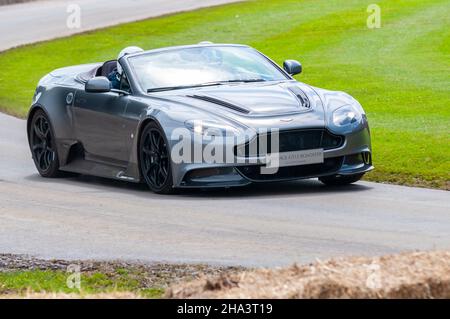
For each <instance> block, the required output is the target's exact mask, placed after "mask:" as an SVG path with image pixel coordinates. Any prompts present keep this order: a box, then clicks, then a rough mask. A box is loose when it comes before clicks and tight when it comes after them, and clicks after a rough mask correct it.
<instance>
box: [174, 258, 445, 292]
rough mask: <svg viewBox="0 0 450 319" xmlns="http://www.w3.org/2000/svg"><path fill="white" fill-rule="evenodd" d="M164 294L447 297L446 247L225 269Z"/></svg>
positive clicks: (178, 286)
mask: <svg viewBox="0 0 450 319" xmlns="http://www.w3.org/2000/svg"><path fill="white" fill-rule="evenodd" d="M166 297H168V298H450V251H434V252H414V253H403V254H398V255H389V256H382V257H374V258H367V257H351V258H340V259H332V260H329V261H326V262H322V261H319V260H318V261H317V262H315V263H313V264H309V265H303V266H299V265H293V266H291V267H288V268H279V269H273V270H270V269H259V270H254V271H244V272H241V273H236V274H225V275H221V276H215V277H203V278H201V279H198V280H195V281H192V282H188V283H184V284H179V285H175V286H172V287H171V288H170V289H168V290H167V292H166Z"/></svg>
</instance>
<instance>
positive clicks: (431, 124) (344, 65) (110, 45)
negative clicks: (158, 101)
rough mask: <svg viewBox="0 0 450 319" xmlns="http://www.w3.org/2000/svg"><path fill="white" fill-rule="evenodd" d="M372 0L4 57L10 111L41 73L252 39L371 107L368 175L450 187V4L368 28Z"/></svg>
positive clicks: (118, 32)
mask: <svg viewBox="0 0 450 319" xmlns="http://www.w3.org/2000/svg"><path fill="white" fill-rule="evenodd" d="M371 3H373V1H372V0H368V1H364V0H346V1H342V0H323V1H317V0H309V1H308V0H305V1H300V0H293V1H288V0H285V1H280V0H267V1H265V0H261V1H249V2H244V3H237V4H231V5H226V6H221V7H216V8H209V9H202V10H198V11H194V12H188V13H181V14H176V15H172V16H165V17H161V18H156V19H150V20H146V21H141V22H135V23H130V24H125V25H121V26H117V27H112V28H107V29H103V30H99V31H95V32H88V33H85V34H82V35H77V36H73V37H70V38H64V39H59V40H55V41H51V42H45V43H40V44H36V45H29V46H25V47H21V48H18V49H14V50H10V51H7V52H5V53H1V54H0V65H1V67H2V72H0V108H1V109H2V110H3V111H6V112H8V113H11V114H15V115H17V116H21V117H25V116H26V113H27V109H28V107H29V104H30V100H31V97H32V95H33V91H34V88H35V85H36V83H37V81H38V80H39V78H40V77H41V76H43V75H44V74H46V73H47V72H49V71H51V70H52V69H55V68H57V67H62V66H67V65H73V64H79V63H88V62H94V61H104V60H107V59H112V58H115V57H116V56H117V54H118V52H119V51H120V49H122V48H123V47H125V46H127V45H138V46H141V47H143V48H145V49H152V48H157V47H162V46H168V45H179V44H192V43H197V42H199V41H203V40H209V41H213V42H225V43H245V44H249V45H251V46H254V47H255V48H257V49H259V50H261V51H262V52H263V53H265V54H267V55H269V56H270V57H272V58H274V59H275V60H276V61H277V62H279V63H282V61H283V60H284V59H287V58H290V59H297V60H299V61H301V62H302V63H303V66H304V73H303V74H301V75H299V76H298V77H297V79H298V80H300V81H303V82H306V83H308V84H311V85H314V86H318V87H323V88H327V89H331V90H343V91H346V92H348V93H350V94H351V95H353V96H354V97H356V98H357V99H358V100H359V101H360V102H361V103H362V105H363V106H364V107H365V109H366V111H367V113H368V117H369V120H370V124H371V128H372V133H373V149H374V162H375V166H376V170H375V171H374V172H372V173H370V174H368V175H367V179H369V180H373V181H380V182H392V183H399V184H407V185H420V186H428V187H436V188H443V189H449V188H450V147H449V146H450V145H449V142H450V140H449V137H450V134H449V133H450V16H449V12H450V2H449V1H448V0H398V1H389V0H385V1H377V4H378V5H379V6H380V7H381V17H382V27H381V28H380V29H368V28H367V26H366V19H367V17H368V13H367V11H366V9H367V6H368V5H369V4H371Z"/></svg>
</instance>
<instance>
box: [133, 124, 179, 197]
mask: <svg viewBox="0 0 450 319" xmlns="http://www.w3.org/2000/svg"><path fill="white" fill-rule="evenodd" d="M139 149H140V167H141V174H142V176H143V177H144V179H145V182H146V183H147V185H148V186H149V187H150V189H151V190H152V191H153V192H155V193H158V194H168V193H172V192H173V190H174V189H173V179H172V172H171V165H170V154H169V148H168V145H167V141H166V138H165V135H164V133H163V131H162V129H161V128H160V127H159V126H158V125H157V124H156V123H154V122H151V123H150V124H148V125H147V126H146V127H145V128H144V130H143V132H142V135H141V138H140V148H139Z"/></svg>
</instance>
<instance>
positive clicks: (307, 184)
mask: <svg viewBox="0 0 450 319" xmlns="http://www.w3.org/2000/svg"><path fill="white" fill-rule="evenodd" d="M26 179H27V180H29V181H34V182H41V183H52V184H55V183H56V184H65V185H74V186H81V187H83V188H86V191H87V192H108V191H109V192H121V193H127V194H128V195H134V196H139V197H146V198H154V199H159V200H164V199H174V198H177V197H179V198H183V199H201V198H242V197H257V196H266V197H267V196H271V197H273V196H293V195H295V196H299V195H311V194H318V195H320V194H330V193H346V192H352V193H354V192H363V191H368V190H370V189H372V188H373V187H372V186H370V185H367V184H366V183H355V184H352V185H345V186H326V185H323V184H322V183H320V182H319V181H318V180H317V179H307V180H296V181H288V182H270V183H254V184H250V185H247V186H242V187H231V188H201V189H178V190H177V191H176V192H175V194H173V195H157V194H154V193H152V192H151V191H150V190H149V189H148V187H147V186H146V185H145V184H143V183H139V184H136V183H129V182H124V181H119V180H113V179H107V178H101V177H95V176H86V175H79V176H69V177H64V178H58V179H51V180H49V179H44V178H42V177H40V176H39V175H37V174H34V175H30V176H28V177H26Z"/></svg>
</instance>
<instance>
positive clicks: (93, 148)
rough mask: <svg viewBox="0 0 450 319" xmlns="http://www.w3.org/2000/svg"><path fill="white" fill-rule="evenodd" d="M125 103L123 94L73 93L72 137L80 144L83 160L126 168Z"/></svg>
mask: <svg viewBox="0 0 450 319" xmlns="http://www.w3.org/2000/svg"><path fill="white" fill-rule="evenodd" d="M128 102H129V97H128V96H127V95H121V94H118V93H115V92H108V93H87V92H85V91H84V90H79V91H77V93H76V96H75V102H74V108H73V115H74V125H75V134H76V137H77V140H78V141H80V142H81V143H82V145H83V148H84V151H85V159H86V160H93V161H97V162H105V163H108V164H115V165H120V166H125V165H126V163H127V161H128V151H127V148H126V146H125V140H126V136H125V134H128V133H127V130H126V122H125V119H124V115H125V114H124V113H125V110H126V106H127V104H128Z"/></svg>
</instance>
